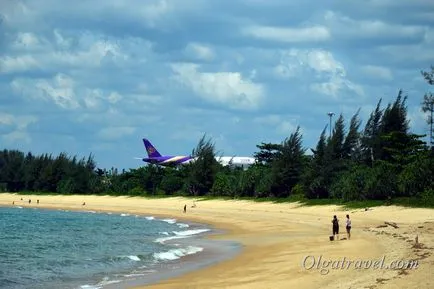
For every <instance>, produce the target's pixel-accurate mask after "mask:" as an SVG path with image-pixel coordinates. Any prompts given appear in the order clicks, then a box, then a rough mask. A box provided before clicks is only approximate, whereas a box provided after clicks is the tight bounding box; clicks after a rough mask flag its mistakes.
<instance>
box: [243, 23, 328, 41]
mask: <svg viewBox="0 0 434 289" xmlns="http://www.w3.org/2000/svg"><path fill="white" fill-rule="evenodd" d="M242 33H243V34H245V35H248V36H252V37H255V38H258V39H264V40H273V41H279V42H287V43H298V42H321V41H325V40H328V39H329V38H330V33H329V31H328V30H327V28H325V27H322V26H315V27H303V28H289V27H288V28H285V27H271V26H249V27H245V28H243V29H242Z"/></svg>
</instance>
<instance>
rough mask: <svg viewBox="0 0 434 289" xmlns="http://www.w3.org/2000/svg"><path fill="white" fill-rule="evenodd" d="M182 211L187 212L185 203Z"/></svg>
mask: <svg viewBox="0 0 434 289" xmlns="http://www.w3.org/2000/svg"><path fill="white" fill-rule="evenodd" d="M184 213H187V205H184Z"/></svg>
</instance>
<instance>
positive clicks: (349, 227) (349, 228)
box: [345, 215, 351, 240]
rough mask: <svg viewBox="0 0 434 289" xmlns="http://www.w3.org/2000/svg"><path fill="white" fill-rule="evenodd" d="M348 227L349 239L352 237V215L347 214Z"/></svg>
mask: <svg viewBox="0 0 434 289" xmlns="http://www.w3.org/2000/svg"><path fill="white" fill-rule="evenodd" d="M345 228H346V229H347V235H348V240H349V239H350V238H351V220H350V215H347V224H346V227H345Z"/></svg>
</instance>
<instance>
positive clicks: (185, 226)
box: [176, 223, 190, 228]
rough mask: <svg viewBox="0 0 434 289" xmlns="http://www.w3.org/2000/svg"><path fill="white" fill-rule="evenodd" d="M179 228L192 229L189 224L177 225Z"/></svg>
mask: <svg viewBox="0 0 434 289" xmlns="http://www.w3.org/2000/svg"><path fill="white" fill-rule="evenodd" d="M176 225H177V226H178V227H179V228H188V227H190V226H189V225H188V224H184V223H177V224H176Z"/></svg>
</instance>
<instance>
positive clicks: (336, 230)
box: [332, 215, 339, 240]
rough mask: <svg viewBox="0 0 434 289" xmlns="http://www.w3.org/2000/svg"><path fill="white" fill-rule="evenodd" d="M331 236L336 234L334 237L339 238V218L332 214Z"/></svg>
mask: <svg viewBox="0 0 434 289" xmlns="http://www.w3.org/2000/svg"><path fill="white" fill-rule="evenodd" d="M332 224H333V237H334V236H335V235H336V239H337V240H339V220H338V218H337V217H336V215H334V216H333V220H332Z"/></svg>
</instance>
